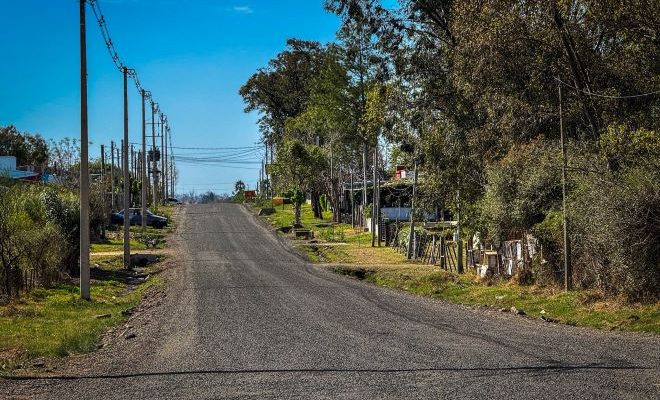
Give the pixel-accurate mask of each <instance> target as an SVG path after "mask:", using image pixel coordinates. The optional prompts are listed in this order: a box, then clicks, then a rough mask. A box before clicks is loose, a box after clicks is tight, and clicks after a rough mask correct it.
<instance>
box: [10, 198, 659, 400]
mask: <svg viewBox="0 0 660 400" xmlns="http://www.w3.org/2000/svg"><path fill="white" fill-rule="evenodd" d="M176 242H177V243H175V250H176V255H175V257H174V258H173V260H174V261H175V263H176V265H175V266H174V267H173V268H172V270H173V274H172V282H171V283H170V288H169V289H168V294H167V296H166V297H164V298H162V299H158V300H157V301H156V302H155V303H154V305H153V307H151V308H149V309H148V310H146V311H144V312H141V313H139V314H138V315H137V316H136V317H135V318H133V319H132V320H131V321H129V322H128V324H129V325H127V326H126V327H125V329H124V328H122V329H124V332H121V334H120V335H119V334H118V336H117V338H116V340H114V341H113V342H112V343H110V344H109V345H107V346H106V347H104V348H103V349H101V350H100V351H99V352H97V353H94V354H92V355H87V356H83V357H77V358H74V359H72V360H71V361H70V362H68V363H67V365H65V366H63V367H61V368H58V369H57V370H56V371H55V372H54V373H53V374H51V375H53V376H51V377H50V378H48V379H29V380H21V381H13V380H12V381H8V380H3V381H0V389H2V390H3V391H5V393H6V394H8V397H15V398H51V399H131V400H132V399H173V398H182V399H214V398H255V399H263V398H302V399H309V398H331V399H344V398H346V399H349V398H350V399H383V398H424V399H427V398H434V399H439V398H460V399H464V398H466V399H467V398H479V399H482V398H490V399H493V398H503V399H511V398H520V399H542V398H547V399H562V398H579V399H591V400H593V399H615V398H628V399H644V398H648V399H657V398H660V374H659V372H660V346H659V344H660V340H658V338H657V337H653V336H649V335H633V334H623V333H613V332H599V331H594V330H587V329H580V328H574V327H569V326H561V325H554V324H549V323H544V322H541V321H537V320H531V319H525V318H521V317H517V316H513V315H508V314H503V313H497V312H487V311H483V310H475V309H470V308H467V307H462V306H457V305H452V304H448V303H443V302H438V301H432V300H428V299H424V298H420V297H416V296H412V295H408V294H406V293H401V292H397V291H393V290H389V289H384V288H379V287H375V286H372V285H370V284H367V283H363V282H359V281H355V280H351V279H348V278H345V277H343V276H339V275H334V274H332V273H329V272H325V271H323V270H321V269H319V268H317V267H314V266H312V265H309V264H307V263H305V262H303V261H302V260H301V259H300V258H299V257H298V256H296V255H295V254H293V253H292V252H290V251H289V250H288V249H287V248H286V246H284V245H283V244H282V243H280V241H279V240H278V239H277V238H276V237H275V236H273V235H272V234H271V233H270V232H269V231H268V230H267V229H266V228H265V227H264V226H263V225H262V224H261V223H260V222H258V221H256V220H255V219H254V217H252V216H251V215H250V214H248V212H247V211H245V210H244V209H243V208H242V207H241V206H238V205H231V204H216V205H193V206H188V207H187V208H185V209H184V210H183V211H182V218H181V222H180V226H179V229H178V233H177V240H176ZM126 332H131V333H134V334H135V335H136V337H135V338H133V339H126V338H125V336H127V334H126ZM0 393H1V392H0Z"/></svg>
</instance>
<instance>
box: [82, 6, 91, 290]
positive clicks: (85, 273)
mask: <svg viewBox="0 0 660 400" xmlns="http://www.w3.org/2000/svg"><path fill="white" fill-rule="evenodd" d="M86 4H87V1H86V0H80V297H82V298H83V299H85V300H89V298H90V296H89V149H88V145H89V133H88V121H87V33H86V27H85V5H86Z"/></svg>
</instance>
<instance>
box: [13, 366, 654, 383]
mask: <svg viewBox="0 0 660 400" xmlns="http://www.w3.org/2000/svg"><path fill="white" fill-rule="evenodd" d="M651 369H653V368H649V367H639V366H627V365H622V366H616V365H602V364H585V365H539V366H520V367H468V368H460V367H458V368H448V367H447V368H392V369H389V368H383V369H379V368H365V369H351V368H290V369H289V368H283V369H236V370H232V369H215V370H191V371H164V372H156V371H154V372H135V373H127V374H105V375H104V374H98V375H54V376H36V375H32V376H3V377H0V379H7V380H16V381H28V380H87V379H125V378H141V377H154V376H178V375H232V374H234V375H238V374H296V373H312V374H332V373H358V374H361V373H366V374H396V373H419V372H475V373H479V372H482V373H486V375H487V374H488V373H489V372H492V373H497V374H498V375H501V374H502V373H565V372H575V371H585V370H651Z"/></svg>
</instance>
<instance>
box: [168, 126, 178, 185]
mask: <svg viewBox="0 0 660 400" xmlns="http://www.w3.org/2000/svg"><path fill="white" fill-rule="evenodd" d="M167 134H168V135H169V136H170V152H169V153H168V156H169V159H170V168H169V171H170V185H172V188H171V190H170V195H172V196H173V197H175V196H176V193H175V187H174V151H173V148H172V131H170V130H169V129H168V130H167Z"/></svg>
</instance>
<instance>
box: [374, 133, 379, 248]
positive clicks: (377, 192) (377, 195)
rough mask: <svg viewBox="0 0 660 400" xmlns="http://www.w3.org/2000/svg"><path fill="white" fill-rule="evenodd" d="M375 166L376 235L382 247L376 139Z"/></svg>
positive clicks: (377, 241)
mask: <svg viewBox="0 0 660 400" xmlns="http://www.w3.org/2000/svg"><path fill="white" fill-rule="evenodd" d="M374 154H375V158H374V167H375V168H376V179H375V181H376V182H375V183H374V184H375V185H376V227H377V228H378V234H377V235H376V243H378V247H380V173H379V172H378V165H379V164H378V140H376V150H375V151H374Z"/></svg>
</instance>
